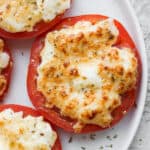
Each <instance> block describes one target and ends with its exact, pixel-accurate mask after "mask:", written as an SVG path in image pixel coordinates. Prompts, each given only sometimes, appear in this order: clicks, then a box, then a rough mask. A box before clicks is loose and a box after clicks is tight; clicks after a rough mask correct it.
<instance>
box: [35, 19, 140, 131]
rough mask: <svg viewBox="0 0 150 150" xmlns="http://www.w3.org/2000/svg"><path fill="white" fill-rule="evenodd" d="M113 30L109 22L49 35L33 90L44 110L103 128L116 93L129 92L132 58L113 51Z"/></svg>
mask: <svg viewBox="0 0 150 150" xmlns="http://www.w3.org/2000/svg"><path fill="white" fill-rule="evenodd" d="M118 35H119V31H118V29H117V27H116V26H115V23H114V21H113V20H112V19H106V20H104V21H99V22H97V23H95V24H92V23H90V22H88V21H79V22H77V23H76V24H75V25H74V26H70V27H66V28H64V29H61V30H59V31H53V32H49V33H48V34H47V36H46V39H45V45H44V47H43V49H42V51H41V53H40V55H41V64H40V65H39V67H38V77H37V89H38V90H39V91H40V92H41V93H42V94H43V95H44V96H45V98H46V100H47V101H46V104H45V105H46V106H47V107H50V108H52V107H53V106H55V107H57V108H59V109H60V112H61V115H63V116H67V117H70V118H72V119H75V120H77V124H75V126H74V129H75V131H77V132H78V131H80V130H81V129H82V128H83V127H84V125H86V124H96V125H99V126H101V127H108V126H109V125H110V124H111V122H112V120H113V116H112V114H111V113H112V112H113V111H114V110H115V109H116V108H117V107H119V106H120V105H121V96H120V95H121V94H124V93H125V92H127V91H128V90H130V89H131V88H134V86H135V83H136V77H137V59H136V57H135V55H134V53H133V52H132V50H131V49H128V48H122V49H120V48H117V47H114V46H113V45H115V43H116V41H117V39H118Z"/></svg>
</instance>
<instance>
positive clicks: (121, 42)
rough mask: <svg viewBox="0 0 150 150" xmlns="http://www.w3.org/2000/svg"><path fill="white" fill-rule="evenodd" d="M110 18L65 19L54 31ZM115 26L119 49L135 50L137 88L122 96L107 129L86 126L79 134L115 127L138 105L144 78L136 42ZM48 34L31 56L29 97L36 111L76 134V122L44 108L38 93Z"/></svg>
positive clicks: (39, 38)
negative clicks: (42, 58) (37, 81)
mask: <svg viewBox="0 0 150 150" xmlns="http://www.w3.org/2000/svg"><path fill="white" fill-rule="evenodd" d="M107 18H108V17H106V16H102V15H83V16H77V17H71V18H66V19H63V20H62V21H61V22H60V23H59V24H58V25H57V26H56V27H55V28H54V29H53V30H56V29H57V30H59V29H61V28H63V27H66V26H71V25H74V24H75V23H76V22H78V21H91V22H93V23H95V22H97V21H100V20H105V19H107ZM115 25H116V26H117V28H118V29H119V32H120V34H119V37H118V41H117V43H116V44H115V46H117V47H123V46H126V47H129V48H131V49H133V52H134V54H135V56H136V57H137V60H138V77H137V83H136V88H135V89H133V90H131V91H128V92H127V93H126V94H125V95H123V96H122V105H121V106H120V107H118V108H117V109H116V110H115V111H114V112H113V113H112V115H113V117H114V118H113V121H112V123H111V124H110V126H109V127H107V128H101V127H99V126H96V125H86V126H85V127H84V128H83V129H82V130H81V131H80V132H79V133H90V132H95V131H101V130H105V129H108V128H111V127H113V126H114V125H115V124H117V123H118V122H119V121H120V120H121V119H122V118H123V117H124V116H125V115H126V114H127V113H128V112H129V111H130V109H131V108H132V107H133V106H134V104H135V103H136V98H137V96H138V92H139V89H140V81H141V76H142V65H141V60H140V56H139V53H138V51H137V49H136V46H135V44H134V42H133V41H132V39H131V37H130V35H129V34H128V32H127V31H126V30H125V28H124V27H123V26H122V25H121V23H119V22H118V21H117V20H115ZM45 35H46V34H43V35H42V36H40V37H38V38H37V39H36V40H35V42H34V44H33V46H32V49H31V56H30V64H29V67H28V76H27V90H28V95H29V97H30V99H31V102H32V103H33V105H34V106H35V107H36V109H37V110H38V111H39V112H40V113H41V114H42V115H43V116H45V118H47V120H49V121H51V122H52V123H54V124H55V125H57V126H58V127H60V128H62V129H64V130H65V131H68V132H74V133H75V130H74V129H73V125H74V124H75V122H76V121H74V120H71V119H68V118H65V117H62V116H61V115H60V114H59V112H58V111H55V110H54V109H48V108H46V107H45V106H44V102H45V101H46V100H45V98H44V96H43V95H42V94H41V93H40V92H39V91H37V89H36V76H37V67H38V65H39V64H40V61H41V60H40V51H41V49H42V47H43V46H44V37H45Z"/></svg>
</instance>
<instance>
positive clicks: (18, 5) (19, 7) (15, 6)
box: [0, 0, 71, 38]
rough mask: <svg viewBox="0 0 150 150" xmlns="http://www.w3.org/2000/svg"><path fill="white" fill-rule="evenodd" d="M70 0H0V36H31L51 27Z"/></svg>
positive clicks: (66, 7) (60, 16) (61, 14)
mask: <svg viewBox="0 0 150 150" xmlns="http://www.w3.org/2000/svg"><path fill="white" fill-rule="evenodd" d="M70 1H71V0H13V1H12V0H1V1H0V36H1V37H4V38H32V37H35V36H37V35H39V34H41V33H43V32H45V31H47V30H48V29H50V28H52V27H53V26H54V25H55V24H57V23H58V22H59V21H60V19H61V18H62V16H63V14H64V12H65V11H66V10H67V9H69V8H70V3H71V2H70Z"/></svg>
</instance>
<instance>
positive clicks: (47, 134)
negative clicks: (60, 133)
mask: <svg viewBox="0 0 150 150" xmlns="http://www.w3.org/2000/svg"><path fill="white" fill-rule="evenodd" d="M56 138H57V135H56V133H55V132H54V131H53V130H52V128H51V127H50V125H49V124H48V123H46V122H45V121H43V118H42V117H32V116H27V117H24V118H23V113H22V112H17V113H15V112H13V110H11V109H6V110H4V111H2V112H1V113H0V149H1V150H2V149H3V150H51V148H52V147H53V145H54V143H55V141H56Z"/></svg>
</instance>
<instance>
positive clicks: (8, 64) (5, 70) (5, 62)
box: [0, 38, 12, 101]
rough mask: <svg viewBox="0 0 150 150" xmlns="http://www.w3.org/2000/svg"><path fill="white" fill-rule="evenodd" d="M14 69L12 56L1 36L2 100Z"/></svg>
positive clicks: (0, 91)
mask: <svg viewBox="0 0 150 150" xmlns="http://www.w3.org/2000/svg"><path fill="white" fill-rule="evenodd" d="M11 70H12V58H11V54H10V51H9V49H8V47H7V46H6V44H5V43H4V41H3V40H2V39H1V38H0V101H1V100H2V99H3V97H4V95H5V94H6V92H7V89H8V86H9V82H10V76H11Z"/></svg>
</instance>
